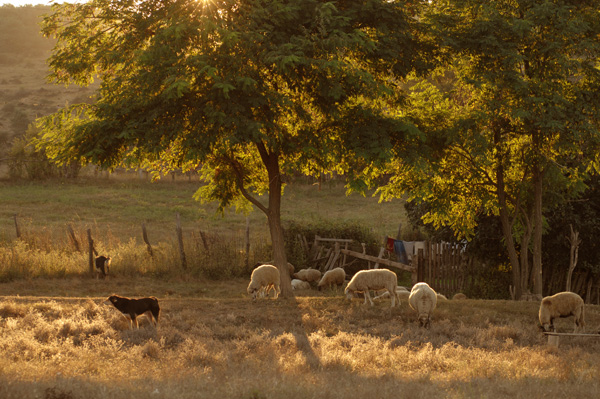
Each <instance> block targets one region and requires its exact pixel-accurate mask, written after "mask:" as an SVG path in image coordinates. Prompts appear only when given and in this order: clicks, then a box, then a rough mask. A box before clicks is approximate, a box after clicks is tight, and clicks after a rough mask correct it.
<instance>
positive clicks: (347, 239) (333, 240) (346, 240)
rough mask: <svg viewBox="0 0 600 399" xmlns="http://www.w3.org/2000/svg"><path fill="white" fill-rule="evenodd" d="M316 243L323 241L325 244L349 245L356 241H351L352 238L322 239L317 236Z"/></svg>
mask: <svg viewBox="0 0 600 399" xmlns="http://www.w3.org/2000/svg"><path fill="white" fill-rule="evenodd" d="M315 241H323V242H347V243H352V242H354V240H353V239H351V238H322V237H319V236H315Z"/></svg>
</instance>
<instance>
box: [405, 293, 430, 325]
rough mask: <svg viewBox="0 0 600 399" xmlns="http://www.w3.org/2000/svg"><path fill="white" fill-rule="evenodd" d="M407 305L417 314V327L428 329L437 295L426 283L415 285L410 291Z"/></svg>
mask: <svg viewBox="0 0 600 399" xmlns="http://www.w3.org/2000/svg"><path fill="white" fill-rule="evenodd" d="M408 303H409V305H410V307H411V308H413V309H414V310H415V311H416V312H417V317H418V318H419V326H421V327H425V328H429V326H430V325H431V313H432V312H433V310H434V309H435V305H436V304H437V294H436V293H435V291H434V290H433V289H432V288H431V287H430V286H429V285H428V284H427V283H417V284H415V285H414V286H413V288H412V290H411V291H410V296H409V298H408Z"/></svg>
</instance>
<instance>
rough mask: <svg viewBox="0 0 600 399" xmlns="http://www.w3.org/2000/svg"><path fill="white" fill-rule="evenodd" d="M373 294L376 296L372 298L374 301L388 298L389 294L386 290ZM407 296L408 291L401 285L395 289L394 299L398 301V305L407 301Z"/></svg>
mask: <svg viewBox="0 0 600 399" xmlns="http://www.w3.org/2000/svg"><path fill="white" fill-rule="evenodd" d="M375 294H377V296H376V297H375V298H373V300H374V301H375V300H378V299H382V298H389V297H390V293H389V292H388V290H377V291H375ZM409 295H410V292H408V290H407V289H406V288H405V287H402V286H401V285H399V286H397V287H396V297H397V298H398V301H400V304H402V301H408V296H409Z"/></svg>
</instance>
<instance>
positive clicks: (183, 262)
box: [175, 212, 187, 270]
mask: <svg viewBox="0 0 600 399" xmlns="http://www.w3.org/2000/svg"><path fill="white" fill-rule="evenodd" d="M175 231H176V233H177V242H178V243H179V255H180V256H181V267H183V270H187V260H186V258H185V250H184V248H183V231H182V229H181V219H180V217H179V212H178V213H177V228H176V229H175Z"/></svg>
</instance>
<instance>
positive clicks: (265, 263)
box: [254, 260, 295, 276]
mask: <svg viewBox="0 0 600 399" xmlns="http://www.w3.org/2000/svg"><path fill="white" fill-rule="evenodd" d="M274 262H275V261H274V260H272V261H269V262H258V263H257V264H255V265H254V268H257V267H258V266H262V265H272V264H273V263H274ZM287 265H288V271H289V272H290V276H291V275H293V274H294V270H295V268H294V265H292V264H291V263H290V262H288V264H287Z"/></svg>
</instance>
